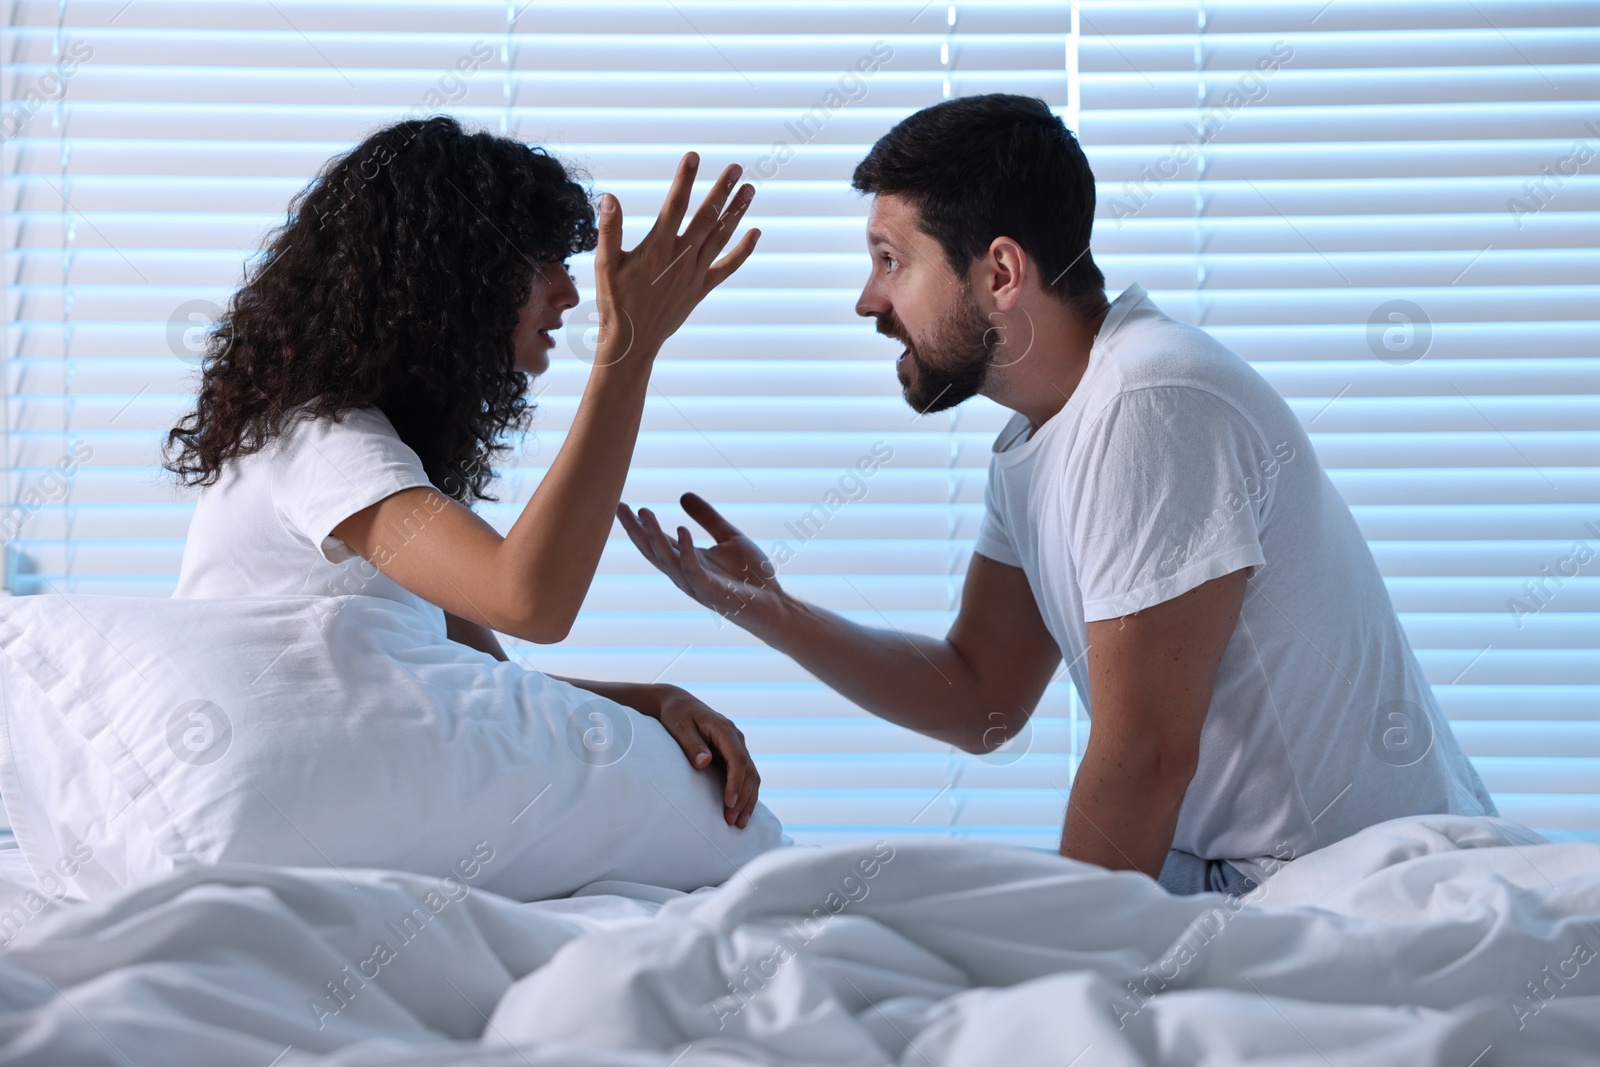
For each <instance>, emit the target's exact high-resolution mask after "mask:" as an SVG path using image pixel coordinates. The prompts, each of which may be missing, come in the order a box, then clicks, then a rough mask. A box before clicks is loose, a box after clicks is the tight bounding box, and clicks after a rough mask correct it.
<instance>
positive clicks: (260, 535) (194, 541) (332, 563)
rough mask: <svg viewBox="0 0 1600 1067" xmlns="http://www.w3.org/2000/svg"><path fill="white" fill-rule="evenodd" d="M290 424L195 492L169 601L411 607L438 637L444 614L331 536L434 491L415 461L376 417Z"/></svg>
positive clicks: (354, 415)
mask: <svg viewBox="0 0 1600 1067" xmlns="http://www.w3.org/2000/svg"><path fill="white" fill-rule="evenodd" d="M289 418H290V420H291V421H290V422H289V423H287V424H286V426H285V428H284V431H283V433H282V434H280V435H279V436H278V437H275V438H273V439H272V440H271V441H270V442H268V443H267V445H266V446H265V447H263V448H262V449H261V450H260V451H258V452H253V453H251V454H250V455H247V456H242V457H237V458H235V459H233V460H231V461H229V462H228V463H227V464H226V465H225V466H224V467H223V469H222V472H221V474H220V475H219V476H218V478H217V480H216V481H215V482H214V483H212V484H211V485H207V486H205V487H203V488H202V489H201V490H200V499H199V502H198V503H197V504H196V505H195V511H194V517H193V519H192V520H191V521H190V524H189V534H188V540H187V541H186V542H185V544H184V548H183V563H182V565H181V567H180V568H179V572H178V585H177V588H176V589H175V590H173V593H172V595H173V596H175V597H217V596H260V595H270V594H276V593H286V594H293V593H302V594H303V593H316V594H321V595H324V596H342V595H346V594H352V593H359V594H361V595H364V596H378V597H386V598H388V599H390V600H395V601H398V602H400V603H402V604H407V605H409V606H412V607H414V608H416V609H417V610H419V611H421V612H423V613H425V614H427V615H428V616H429V618H430V619H432V620H433V621H435V622H436V624H437V626H438V629H439V632H440V633H441V634H443V633H444V630H445V624H444V611H443V609H441V608H439V607H438V606H437V605H434V604H430V603H429V602H428V601H426V600H423V599H422V598H421V597H419V596H417V595H416V594H415V593H413V592H411V591H410V590H408V589H406V588H405V587H404V586H402V585H400V584H399V583H397V582H395V581H394V580H393V579H392V578H389V577H387V576H386V575H384V574H382V573H381V572H380V571H379V570H378V569H377V567H375V566H373V564H372V563H370V562H369V561H368V560H366V559H364V558H362V557H361V556H360V555H357V554H356V553H355V552H354V551H352V550H351V549H350V547H349V546H348V545H346V544H345V543H344V542H343V541H341V540H339V539H338V538H337V537H334V536H333V528H334V527H335V526H337V525H339V523H341V522H343V521H344V520H345V519H347V518H349V517H350V516H351V515H354V514H355V513H356V512H358V511H360V510H361V509H363V508H365V507H368V506H370V505H372V504H376V503H377V502H378V501H380V500H382V499H383V498H384V497H387V496H389V495H391V494H393V493H397V492H399V491H400V490H402V489H410V488H412V487H414V486H428V485H432V482H431V481H429V479H428V475H427V472H426V471H424V470H423V467H422V461H421V460H420V459H419V458H418V456H417V454H416V452H414V451H413V450H412V449H411V447H410V446H409V445H407V444H406V443H405V442H404V441H402V440H400V436H399V434H397V433H396V432H395V429H394V426H393V425H392V424H391V423H390V422H389V418H388V416H386V415H385V414H384V413H383V412H382V411H381V410H379V409H378V408H375V407H369V408H357V409H354V410H351V411H347V412H345V413H344V414H343V415H341V416H340V417H339V418H338V419H334V418H332V417H322V418H316V419H310V420H307V419H305V418H304V417H303V408H296V409H294V410H293V411H291V413H290V416H289Z"/></svg>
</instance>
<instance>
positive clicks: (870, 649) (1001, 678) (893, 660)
mask: <svg viewBox="0 0 1600 1067" xmlns="http://www.w3.org/2000/svg"><path fill="white" fill-rule="evenodd" d="M684 507H685V509H686V510H687V511H688V513H689V515H690V516H691V517H692V518H694V520H695V521H696V522H698V523H700V524H701V525H702V526H704V527H705V528H706V529H707V530H708V531H709V532H710V533H711V535H712V536H713V537H714V538H716V544H714V545H712V546H711V547H710V548H706V549H700V548H696V547H695V546H694V544H693V542H692V541H691V540H690V538H689V533H688V531H687V530H686V529H682V528H680V529H679V536H678V539H677V540H676V541H674V540H672V539H671V538H668V537H667V536H666V534H665V532H664V531H662V529H661V527H660V525H659V524H658V523H657V522H656V519H655V516H654V515H652V514H651V513H650V512H649V511H648V510H644V511H641V512H640V514H639V516H635V515H634V514H633V512H632V511H630V510H629V509H627V508H626V507H623V508H620V509H619V510H618V514H619V516H620V518H621V520H622V524H623V528H624V529H625V530H626V531H627V533H628V536H629V537H630V538H632V540H633V542H634V544H635V545H636V546H638V548H639V550H640V551H641V552H643V553H644V555H645V556H646V558H648V559H650V560H651V562H653V563H655V565H656V566H657V567H659V568H660V569H661V570H662V571H663V572H664V573H665V574H666V575H667V576H668V577H670V578H671V579H672V580H673V582H674V583H676V584H677V586H678V587H679V588H680V589H682V590H683V591H684V592H686V593H688V594H689V595H690V596H692V597H694V598H695V599H696V600H698V601H699V602H700V603H701V604H704V605H705V606H707V607H709V608H711V609H712V610H714V611H718V612H720V613H722V614H723V615H724V616H726V617H727V618H728V619H730V620H731V621H733V622H734V623H737V624H738V625H739V626H741V627H743V628H744V629H746V630H748V631H749V632H750V633H752V634H753V635H755V636H756V637H758V638H760V639H761V640H762V641H764V642H766V643H767V644H768V645H770V646H772V647H773V648H775V649H777V650H778V651H780V652H783V653H786V654H787V655H789V656H791V657H793V658H794V660H795V661H796V662H798V663H799V664H800V665H801V666H802V667H804V668H805V669H806V670H808V671H810V672H811V673H812V674H813V675H815V676H816V677H817V678H819V679H820V680H821V681H823V682H824V683H826V684H827V685H829V686H831V687H832V688H833V689H835V690H837V691H838V692H839V693H841V694H843V695H844V696H846V697H848V698H849V699H850V700H852V701H854V702H855V703H856V704H859V705H860V706H861V707H863V708H866V709H867V710H868V711H870V712H872V713H873V714H875V715H878V716H881V717H882V718H885V719H887V720H889V721H890V722H893V723H897V724H899V725H901V726H905V727H908V728H910V729H912V730H916V731H918V732H919V733H923V734H927V735H928V736H930V737H935V738H938V739H939V740H941V741H946V742H948V743H950V744H953V745H956V746H957V747H959V748H961V749H964V750H966V751H968V752H987V751H989V750H991V749H994V748H998V747H999V746H1000V745H1002V744H1004V743H1005V742H1006V741H1007V740H1009V739H1010V738H1012V737H1015V736H1016V735H1017V734H1018V733H1019V732H1020V731H1021V729H1022V727H1023V725H1024V724H1025V723H1026V722H1027V721H1028V717H1029V716H1030V715H1032V714H1033V709H1034V707H1035V706H1036V705H1037V704H1038V702H1039V698H1040V697H1041V696H1042V695H1043V694H1044V690H1045V686H1047V685H1048V684H1049V682H1050V675H1051V672H1053V671H1054V670H1055V668H1056V665H1057V664H1058V663H1059V662H1060V660H1061V653H1060V650H1059V649H1058V648H1057V647H1056V643H1055V641H1054V639H1053V638H1052V637H1051V636H1050V632H1049V631H1048V630H1047V629H1046V628H1045V625H1044V619H1043V618H1042V617H1041V616H1040V614H1039V608H1038V605H1037V604H1036V603H1035V602H1034V599H1033V592H1032V590H1031V589H1029V587H1028V580H1027V578H1026V576H1024V574H1023V572H1022V571H1021V570H1020V569H1018V568H1016V567H1010V566H1007V565H1005V564H1003V563H998V562H996V561H994V560H992V559H988V558H987V557H984V556H980V555H976V554H974V555H973V557H972V562H971V563H970V564H969V565H968V567H967V579H966V584H965V585H964V586H963V587H962V591H961V607H960V610H959V612H958V613H957V616H956V620H955V623H954V625H952V626H951V628H950V632H949V633H948V634H947V635H946V636H945V637H942V638H940V637H928V636H925V635H922V634H908V633H905V632H904V631H901V630H899V629H894V628H890V629H876V628H872V627H867V626H861V625H859V624H857V623H854V622H851V621H850V620H848V619H846V618H844V617H843V616H841V615H837V614H835V613H833V612H831V611H826V610H824V609H822V608H819V607H816V606H815V605H812V604H807V603H804V602H802V601H800V600H797V599H795V598H794V597H791V596H789V595H788V594H787V593H786V592H784V591H783V590H782V589H781V588H780V587H779V585H778V583H777V581H776V579H775V577H774V573H775V572H774V569H773V567H772V564H771V562H770V561H769V560H767V558H766V556H765V555H763V554H762V552H761V550H760V549H759V548H757V547H756V545H755V543H754V542H753V541H751V540H750V539H749V538H748V537H745V536H744V534H742V533H740V532H739V530H738V529H737V528H735V527H734V526H733V525H732V524H731V523H729V522H728V521H727V520H726V519H724V518H723V517H722V516H721V515H720V514H719V513H718V512H717V511H716V510H715V509H714V508H712V507H711V505H710V504H707V503H706V502H705V501H704V500H701V499H700V498H699V497H696V496H692V495H691V496H686V497H685V498H684ZM869 606H870V605H869ZM886 621H887V620H886ZM891 626H892V624H891Z"/></svg>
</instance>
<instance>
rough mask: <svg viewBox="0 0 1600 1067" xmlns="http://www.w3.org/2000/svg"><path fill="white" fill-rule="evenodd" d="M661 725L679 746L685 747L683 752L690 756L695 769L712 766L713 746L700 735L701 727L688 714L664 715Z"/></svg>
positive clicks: (690, 763) (690, 762)
mask: <svg viewBox="0 0 1600 1067" xmlns="http://www.w3.org/2000/svg"><path fill="white" fill-rule="evenodd" d="M661 725H662V726H665V727H666V728H667V733H669V734H671V735H672V739H673V740H674V741H676V742H678V747H679V748H681V749H683V754H684V755H685V756H687V757H689V765H690V766H691V767H693V768H694V769H695V770H704V769H705V768H707V767H709V766H711V759H712V753H711V746H710V745H709V744H707V743H706V739H705V738H704V737H701V736H700V727H699V726H698V725H697V724H696V723H695V721H694V719H693V718H692V717H691V716H688V715H671V716H663V717H662V719H661Z"/></svg>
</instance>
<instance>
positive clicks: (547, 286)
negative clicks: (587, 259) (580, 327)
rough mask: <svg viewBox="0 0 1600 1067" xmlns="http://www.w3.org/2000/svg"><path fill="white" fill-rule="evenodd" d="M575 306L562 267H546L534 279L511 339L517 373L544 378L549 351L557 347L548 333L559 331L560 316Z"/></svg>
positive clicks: (569, 279) (573, 293)
mask: <svg viewBox="0 0 1600 1067" xmlns="http://www.w3.org/2000/svg"><path fill="white" fill-rule="evenodd" d="M577 303H578V287H577V286H576V285H574V284H573V282H572V275H571V274H568V273H567V265H566V264H565V263H546V264H545V265H544V266H543V268H542V269H540V271H539V272H538V273H537V274H535V275H534V276H533V287H532V289H530V290H529V292H528V302H527V303H526V304H523V305H522V310H521V312H519V313H518V315H517V329H516V332H515V333H514V334H513V335H512V341H513V343H514V345H515V348H516V361H515V363H516V367H517V369H518V370H523V371H527V372H528V373H529V374H543V373H544V372H545V371H547V370H549V369H550V350H551V349H552V348H554V347H555V344H556V343H555V342H554V341H553V340H551V339H550V331H551V330H559V329H560V328H561V313H562V312H563V311H565V310H567V309H568V308H570V307H575V306H576V305H577Z"/></svg>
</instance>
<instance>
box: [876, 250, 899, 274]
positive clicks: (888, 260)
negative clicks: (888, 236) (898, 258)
mask: <svg viewBox="0 0 1600 1067" xmlns="http://www.w3.org/2000/svg"><path fill="white" fill-rule="evenodd" d="M879 258H881V259H882V260H883V269H884V270H886V271H888V272H889V273H891V274H892V273H894V268H895V267H896V266H898V264H897V263H896V262H895V258H894V257H893V256H891V255H890V254H889V253H887V252H885V253H883V254H882V256H880V257H879Z"/></svg>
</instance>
